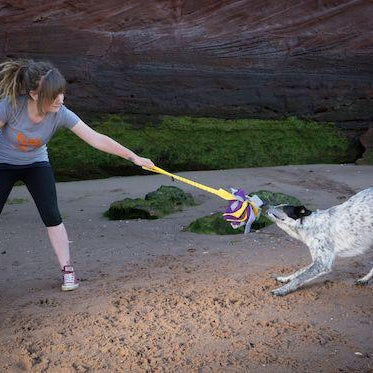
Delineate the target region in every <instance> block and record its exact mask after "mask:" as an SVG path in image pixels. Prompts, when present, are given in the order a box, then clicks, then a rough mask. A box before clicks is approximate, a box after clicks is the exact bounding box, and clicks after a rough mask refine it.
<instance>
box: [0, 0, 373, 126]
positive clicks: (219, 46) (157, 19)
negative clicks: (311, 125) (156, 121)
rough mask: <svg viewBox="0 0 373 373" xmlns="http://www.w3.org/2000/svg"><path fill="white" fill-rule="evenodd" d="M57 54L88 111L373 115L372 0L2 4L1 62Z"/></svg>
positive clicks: (347, 118) (351, 120) (356, 119)
mask: <svg viewBox="0 0 373 373" xmlns="http://www.w3.org/2000/svg"><path fill="white" fill-rule="evenodd" d="M6 57H31V58H34V59H48V60H50V61H51V62H54V63H55V64H56V65H57V66H58V67H59V68H60V69H61V70H62V72H63V73H64V74H65V76H66V77H67V79H68V81H69V83H70V86H69V98H68V100H69V105H70V106H71V107H73V108H75V109H76V110H81V111H99V112H128V113H163V114H166V113H168V114H192V115H209V116H220V117H253V116H254V117H279V116H287V115H297V116H300V117H309V118H314V119H316V120H331V121H337V122H339V123H342V125H344V126H350V127H355V128H357V127H359V126H365V125H366V124H367V123H369V121H370V120H372V118H373V63H372V58H373V2H372V1H369V0H365V1H358V0H352V1H347V0H340V1H332V0H326V1H322V0H319V1H317V0H314V1H311V0H304V1H300V0H261V1H257V0H246V1H245V0H226V1H222V0H200V1H195V0H189V1H187V0H127V1H114V0H106V1H98V0H87V1H79V0H75V1H74V0H56V1H54V2H47V1H40V0H33V1H27V0H18V1H0V58H1V60H3V59H4V58H6Z"/></svg>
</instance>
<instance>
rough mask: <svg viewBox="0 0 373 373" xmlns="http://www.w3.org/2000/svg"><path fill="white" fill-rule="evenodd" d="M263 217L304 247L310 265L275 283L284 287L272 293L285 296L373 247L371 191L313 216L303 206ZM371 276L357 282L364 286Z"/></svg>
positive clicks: (271, 210) (268, 209) (275, 209)
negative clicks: (338, 262) (339, 262)
mask: <svg viewBox="0 0 373 373" xmlns="http://www.w3.org/2000/svg"><path fill="white" fill-rule="evenodd" d="M262 213H263V214H264V215H265V216H267V217H268V218H269V219H270V220H272V221H273V222H274V223H275V224H276V225H277V226H278V227H279V228H281V229H282V230H284V231H285V232H286V233H288V234H289V235H290V236H291V237H293V238H295V239H297V240H300V241H302V242H303V243H305V244H306V245H307V246H308V248H309V250H310V253H311V257H312V263H311V264H310V265H308V266H307V267H305V268H302V269H300V270H299V271H296V272H295V273H293V274H291V275H289V276H281V277H277V278H276V280H277V281H278V282H281V283H286V285H284V286H282V287H280V288H277V289H274V290H272V294H273V295H276V296H282V295H286V294H288V293H290V292H292V291H294V290H296V289H298V288H299V287H301V286H302V285H304V284H306V283H308V282H310V281H312V280H314V279H315V278H317V277H319V276H321V275H324V274H326V273H329V272H330V271H331V270H332V267H333V264H334V262H335V258H336V257H337V256H340V257H352V256H355V255H359V254H363V253H364V252H366V251H367V250H369V249H371V248H372V246H373V188H369V189H365V190H363V191H361V192H359V193H357V194H355V195H354V196H352V197H351V198H350V199H348V200H347V201H345V202H344V203H342V204H340V205H337V206H333V207H331V208H329V209H327V210H317V211H315V212H312V211H310V210H308V209H307V208H306V207H304V206H289V205H280V206H269V205H265V206H263V207H262ZM372 277H373V268H372V269H371V270H370V272H369V273H368V274H367V275H366V276H364V277H362V278H360V279H358V280H357V281H356V283H357V284H359V285H366V284H367V283H368V281H369V280H370V279H371V278H372Z"/></svg>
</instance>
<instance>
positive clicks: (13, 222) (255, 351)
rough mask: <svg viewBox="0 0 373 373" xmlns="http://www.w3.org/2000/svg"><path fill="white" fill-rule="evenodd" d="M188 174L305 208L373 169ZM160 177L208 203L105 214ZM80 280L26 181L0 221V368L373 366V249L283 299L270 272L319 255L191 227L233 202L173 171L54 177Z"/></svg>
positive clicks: (351, 189)
mask: <svg viewBox="0 0 373 373" xmlns="http://www.w3.org/2000/svg"><path fill="white" fill-rule="evenodd" d="M180 175H182V176H184V177H188V178H191V179H194V180H196V181H198V182H200V183H204V184H207V185H210V186H213V187H216V188H220V187H222V188H229V187H242V188H243V189H244V190H245V191H246V192H255V191H257V190H261V189H265V190H271V191H275V192H283V193H287V194H291V195H293V196H295V197H297V198H299V199H300V200H301V201H302V202H303V203H304V204H305V205H306V206H307V207H310V208H319V209H324V208H328V207H330V206H332V205H335V204H339V203H342V202H343V201H344V200H346V199H347V198H348V197H350V196H351V195H353V194H354V193H355V192H357V191H360V190H362V189H365V188H368V187H371V186H372V185H373V167H371V166H355V165H306V166H284V167H272V168H256V169H234V170H221V171H201V172H183V173H180ZM160 185H176V186H178V187H180V188H182V189H183V190H185V191H189V192H191V193H192V194H193V196H194V197H195V199H196V200H197V201H198V202H199V205H198V206H195V207H191V208H188V209H186V210H185V211H183V212H179V213H176V214H173V215H170V216H169V217H167V218H165V219H160V220H152V221H151V220H147V221H145V220H133V221H108V220H106V219H105V218H104V217H103V216H102V214H103V212H104V211H105V210H106V209H107V208H108V207H109V205H110V203H112V202H113V201H116V200H119V199H122V198H125V197H130V198H135V197H141V198H142V197H144V195H145V194H146V193H148V192H150V191H153V190H155V189H157V188H158V187H159V186H160ZM57 189H58V195H59V204H60V209H61V212H62V215H63V218H64V222H65V225H66V227H67V229H68V233H69V238H70V240H71V241H72V243H71V249H72V256H73V260H74V264H75V268H76V270H77V273H78V276H79V277H80V281H81V286H80V288H79V289H78V290H77V291H74V292H68V293H63V292H61V291H60V290H59V286H60V283H59V281H60V273H59V268H58V265H57V259H56V258H55V256H54V253H53V250H52V248H51V247H50V244H49V241H48V239H47V236H46V234H45V228H44V227H43V225H42V223H41V220H40V218H39V216H38V214H37V211H36V208H35V206H34V204H33V202H32V200H31V197H30V196H29V195H28V192H27V191H26V190H25V188H24V187H22V186H21V187H16V188H14V189H13V191H12V194H11V196H10V201H11V202H12V203H11V204H7V205H6V206H5V208H4V211H3V213H2V215H1V216H0V237H1V241H0V331H1V332H0V371H1V372H22V371H28V372H89V371H93V372H94V371H96V372H104V371H107V372H115V371H118V372H128V371H131V372H144V371H149V372H373V284H372V283H370V284H369V285H368V286H365V287H359V286H356V285H355V283H354V280H355V279H356V278H358V277H361V276H362V275H364V274H366V273H367V272H368V271H369V270H370V268H371V267H372V265H373V252H370V253H368V254H366V255H364V256H361V257H355V258H350V259H338V260H337V263H336V266H335V269H334V271H333V272H332V273H330V274H328V275H327V276H324V277H322V278H320V279H317V280H315V281H313V282H312V283H310V284H308V285H307V286H305V287H304V288H303V289H301V290H299V291H296V292H294V293H292V294H289V295H288V296H286V297H273V296H272V295H271V293H270V290H271V289H274V288H275V287H277V286H278V285H277V284H276V282H275V280H274V279H273V276H274V275H276V274H284V273H289V272H292V271H295V270H296V269H298V268H300V267H301V266H304V265H306V264H308V263H309V262H310V256H309V253H308V249H307V248H306V247H305V246H304V245H303V244H302V243H300V242H298V241H295V240H294V239H292V238H290V237H289V236H288V235H286V234H285V233H284V232H282V231H281V230H280V229H278V228H277V227H275V226H271V227H268V228H266V229H263V230H261V231H259V232H255V233H251V234H250V235H247V236H244V235H233V236H215V235H197V234H193V233H190V232H182V231H181V230H182V228H183V227H184V226H186V225H188V224H189V223H190V222H191V221H192V220H194V219H195V218H197V217H201V216H204V215H206V214H207V213H209V212H211V213H214V212H217V211H223V210H224V208H225V207H226V203H225V201H223V200H220V199H219V198H217V197H216V196H214V195H210V194H207V193H205V192H203V191H201V190H198V189H195V188H193V187H190V186H188V185H185V184H181V183H177V182H172V181H171V180H170V179H168V178H166V177H165V176H162V175H149V176H133V177H118V178H110V179H105V180H93V181H81V182H69V183H58V184H57Z"/></svg>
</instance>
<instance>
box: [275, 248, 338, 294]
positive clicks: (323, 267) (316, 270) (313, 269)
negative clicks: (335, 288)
mask: <svg viewBox="0 0 373 373" xmlns="http://www.w3.org/2000/svg"><path fill="white" fill-rule="evenodd" d="M322 254H323V255H321V256H318V257H317V258H316V259H315V260H314V262H313V263H312V264H311V265H310V266H309V267H308V268H306V269H305V270H304V271H303V272H302V273H300V274H299V275H298V276H297V277H295V278H293V279H292V280H291V281H290V282H288V283H287V284H286V285H284V286H282V287H280V288H277V289H274V290H272V294H273V295H286V294H288V293H290V292H292V291H294V290H296V289H298V288H299V287H301V286H302V285H304V284H306V283H308V282H310V281H312V280H314V279H315V278H317V277H320V276H321V275H324V274H326V273H328V272H330V271H331V269H332V266H333V263H334V253H333V251H331V250H327V251H325V250H323V253H322Z"/></svg>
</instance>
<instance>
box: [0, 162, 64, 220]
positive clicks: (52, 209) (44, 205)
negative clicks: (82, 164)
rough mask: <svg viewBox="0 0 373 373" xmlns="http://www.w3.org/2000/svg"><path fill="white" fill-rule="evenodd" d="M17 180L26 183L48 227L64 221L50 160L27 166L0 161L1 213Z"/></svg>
mask: <svg viewBox="0 0 373 373" xmlns="http://www.w3.org/2000/svg"><path fill="white" fill-rule="evenodd" d="M17 181H23V182H24V183H25V185H26V187H27V189H28V190H29V192H30V194H31V196H32V198H33V200H34V202H35V204H36V207H37V208H38V211H39V214H40V216H41V219H42V220H43V222H44V224H45V226H46V227H54V226H56V225H60V224H61V223H62V219H61V214H60V212H59V209H58V204H57V194H56V185H55V179H54V175H53V171H52V168H51V166H50V164H49V163H48V162H38V163H33V164H31V165H27V166H13V165H7V164H4V163H0V213H1V211H2V210H3V208H4V205H5V202H6V200H7V199H8V197H9V194H10V192H11V190H12V188H13V186H14V184H15V183H16V182H17Z"/></svg>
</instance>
